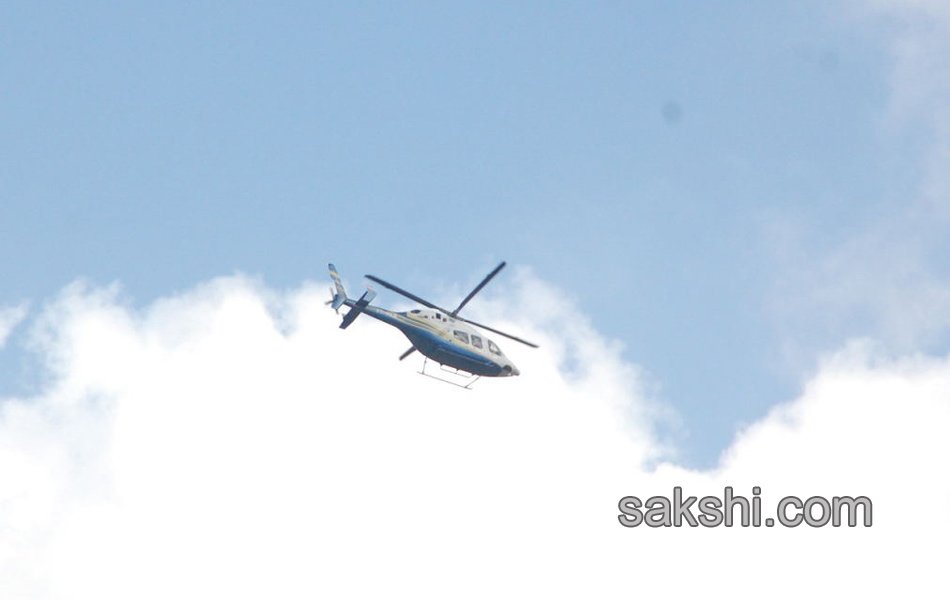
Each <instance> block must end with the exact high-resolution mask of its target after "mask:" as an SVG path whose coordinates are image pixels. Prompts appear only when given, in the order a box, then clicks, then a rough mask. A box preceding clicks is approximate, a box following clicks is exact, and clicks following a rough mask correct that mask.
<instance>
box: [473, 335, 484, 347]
mask: <svg viewBox="0 0 950 600" xmlns="http://www.w3.org/2000/svg"><path fill="white" fill-rule="evenodd" d="M472 345H473V346H475V347H476V348H481V347H482V338H480V337H478V336H477V335H473V336H472Z"/></svg>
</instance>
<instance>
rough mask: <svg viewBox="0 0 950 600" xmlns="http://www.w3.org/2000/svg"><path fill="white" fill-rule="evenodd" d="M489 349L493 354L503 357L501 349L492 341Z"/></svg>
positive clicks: (489, 343)
mask: <svg viewBox="0 0 950 600" xmlns="http://www.w3.org/2000/svg"><path fill="white" fill-rule="evenodd" d="M488 349H489V350H490V351H491V353H492V354H497V355H499V356H501V349H500V348H499V347H498V346H496V345H495V342H493V341H491V340H488Z"/></svg>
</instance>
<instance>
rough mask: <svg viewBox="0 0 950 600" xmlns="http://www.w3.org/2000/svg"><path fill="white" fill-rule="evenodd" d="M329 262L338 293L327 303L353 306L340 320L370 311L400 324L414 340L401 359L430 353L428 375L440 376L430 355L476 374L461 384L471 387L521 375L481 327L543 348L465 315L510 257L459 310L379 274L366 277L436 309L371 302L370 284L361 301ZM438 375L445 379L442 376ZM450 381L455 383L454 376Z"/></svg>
mask: <svg viewBox="0 0 950 600" xmlns="http://www.w3.org/2000/svg"><path fill="white" fill-rule="evenodd" d="M329 267H330V276H331V277H332V278H333V284H334V288H330V293H331V294H333V298H332V299H331V300H330V301H328V302H327V304H328V305H332V307H333V309H334V310H336V311H337V313H339V309H340V307H342V306H348V307H349V308H350V310H349V311H348V312H347V313H346V314H345V315H344V316H343V322H342V323H340V328H341V329H346V328H347V327H349V326H350V324H352V323H353V321H355V320H356V318H357V317H358V316H360V315H361V314H364V313H365V314H367V315H369V316H371V317H373V318H375V319H379V320H380V321H382V322H383V323H386V324H388V325H392V326H393V327H396V328H397V329H399V330H400V331H401V332H402V333H403V334H404V335H405V336H406V337H407V338H409V341H410V342H412V346H411V347H410V348H409V349H408V350H406V351H405V352H403V353H402V355H401V356H400V357H399V360H404V359H405V358H406V357H408V356H409V355H411V354H412V353H413V352H415V351H417V350H418V351H419V352H420V353H421V354H422V355H423V356H425V357H426V361H425V362H424V363H423V368H422V371H420V373H421V374H423V375H428V376H430V377H434V376H433V375H431V374H429V373H427V372H426V370H425V367H426V364H427V363H428V360H429V359H431V360H433V361H435V362H436V363H438V364H439V365H440V366H441V367H442V369H443V370H447V371H448V370H449V369H454V371H455V374H457V375H463V374H465V373H468V374H470V376H471V378H472V379H471V380H470V381H469V382H468V384H467V385H462V386H461V387H466V388H468V387H469V386H471V384H472V383H474V382H475V381H476V380H477V379H478V378H479V377H513V376H516V375H520V374H521V371H519V370H518V368H517V367H516V366H515V364H514V363H513V362H511V360H510V359H509V358H508V357H507V356H505V355H504V353H503V352H502V351H501V348H499V347H498V345H497V344H496V343H495V342H493V341H492V340H490V339H488V338H487V337H485V336H484V335H483V334H482V333H481V332H480V331H478V329H484V330H485V331H490V332H492V333H496V334H498V335H500V336H504V337H506V338H508V339H510V340H514V341H516V342H520V343H522V344H525V345H527V346H531V347H532V348H537V347H538V345H537V344H533V343H531V342H529V341H527V340H523V339H521V338H519V337H516V336H513V335H510V334H507V333H505V332H503V331H499V330H497V329H494V328H492V327H489V326H487V325H482V324H481V323H476V322H475V321H472V320H470V319H465V318H463V317H460V316H459V311H461V310H462V309H463V308H464V307H465V305H466V304H468V302H469V301H470V300H471V299H472V298H474V297H475V294H477V293H478V292H480V291H481V290H482V288H484V287H485V286H486V285H487V284H488V282H489V281H491V280H492V278H494V277H495V275H497V274H498V272H499V271H501V270H502V269H503V268H504V267H505V262H504V261H502V263H501V264H499V265H498V266H497V267H495V268H494V270H492V272H491V273H489V274H488V275H486V276H485V278H484V279H482V281H481V283H479V284H478V285H477V286H475V289H473V290H472V291H471V292H470V293H469V294H468V295H467V296H465V298H464V299H463V300H462V301H461V302H460V303H459V305H458V306H457V307H456V308H455V310H446V309H444V308H442V307H440V306H437V305H435V304H432V303H431V302H429V301H427V300H424V299H422V298H420V297H419V296H416V295H415V294H413V293H411V292H408V291H406V290H404V289H402V288H400V287H398V286H395V285H393V284H391V283H389V282H388V281H385V280H383V279H380V278H379V277H375V276H373V275H366V278H367V279H369V280H370V281H373V282H375V283H378V284H379V285H382V286H383V287H386V288H388V289H390V290H392V291H394V292H396V293H397V294H401V295H402V296H405V297H406V298H409V299H410V300H413V301H415V302H417V303H419V304H421V305H422V306H424V307H426V308H428V309H431V310H421V309H412V310H408V311H405V312H395V311H391V310H387V309H385V308H379V307H376V306H370V304H369V303H370V302H371V301H372V300H373V298H375V297H376V291H375V290H374V289H373V288H372V287H370V286H367V290H366V292H364V293H363V295H362V296H360V298H359V299H358V300H353V299H352V298H349V297H348V296H347V295H346V290H345V289H344V288H343V282H342V281H341V280H340V274H339V273H338V272H337V270H336V267H334V266H333V263H330V264H329ZM476 328H477V329H476ZM446 367H448V369H446ZM449 372H451V371H449ZM435 378H436V379H440V380H442V378H441V377H435ZM443 381H444V380H443ZM448 383H454V382H452V381H449V382H448ZM456 385H459V384H456Z"/></svg>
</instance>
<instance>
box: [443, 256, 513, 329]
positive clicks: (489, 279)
mask: <svg viewBox="0 0 950 600" xmlns="http://www.w3.org/2000/svg"><path fill="white" fill-rule="evenodd" d="M503 268H505V261H501V264H500V265H498V266H497V267H495V270H494V271H492V272H491V273H489V274H488V275H486V276H485V279H482V282H481V283H479V284H478V285H477V286H475V289H474V290H472V291H471V292H470V293H469V295H468V296H465V300H462V303H461V304H459V305H458V308H456V309H455V310H453V311H452V316H453V317H454V316H457V315H458V313H459V311H460V310H462V307H463V306H465V305H466V304H468V301H469V300H471V299H472V298H474V297H475V294H477V293H478V292H480V291H482V288H483V287H485V285H486V284H488V282H489V281H491V279H492V277H494V276H495V275H498V271H501V270H502V269H503Z"/></svg>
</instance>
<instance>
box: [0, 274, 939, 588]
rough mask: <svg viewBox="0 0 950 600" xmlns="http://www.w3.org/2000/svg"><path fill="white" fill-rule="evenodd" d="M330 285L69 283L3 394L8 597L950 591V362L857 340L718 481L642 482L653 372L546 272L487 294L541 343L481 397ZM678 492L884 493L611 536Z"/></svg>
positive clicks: (0, 493) (652, 454)
mask: <svg viewBox="0 0 950 600" xmlns="http://www.w3.org/2000/svg"><path fill="white" fill-rule="evenodd" d="M324 288H325V286H324V285H322V284H321V285H314V286H306V287H304V288H303V289H301V290H299V291H295V292H290V293H285V294H283V293H278V292H275V291H272V290H269V289H267V288H265V287H264V286H262V285H261V284H259V283H257V282H254V281H251V280H248V279H245V278H226V279H219V280H215V281H213V282H210V283H208V284H205V285H203V286H201V287H199V288H197V289H195V290H193V291H191V292H188V293H187V294H184V295H181V296H176V297H173V298H167V299H163V300H160V301H158V302H155V303H154V304H152V305H150V306H148V307H145V308H144V309H142V310H137V309H133V308H131V307H128V306H126V305H124V304H123V303H122V301H121V300H120V299H119V295H118V294H117V292H116V290H115V289H105V290H102V289H93V288H88V287H83V286H73V287H71V288H69V289H67V290H66V291H65V292H64V293H63V295H62V297H61V298H59V299H58V300H57V301H56V302H54V303H52V304H51V305H50V306H49V307H48V308H47V309H46V311H45V312H44V314H43V316H42V318H41V319H40V322H39V324H38V325H36V327H35V331H34V337H35V344H36V345H35V348H36V350H37V352H39V353H40V355H41V357H42V358H43V359H44V360H47V361H48V364H49V366H50V369H51V373H50V378H49V382H48V385H47V387H46V388H45V391H43V392H42V393H41V394H40V395H38V396H36V397H33V398H23V399H6V400H3V401H0V402H2V403H0V411H2V412H0V596H2V597H4V598H19V597H52V598H56V597H59V598H84V597H96V598H110V597H123V598H127V597H135V598H149V597H156V598H157V597H169V596H171V595H174V596H175V597H208V596H215V597H218V596H228V597H235V598H242V597H261V596H263V595H268V596H276V597H289V598H294V597H313V596H315V595H322V596H328V597H370V596H372V597H379V596H383V595H385V596H394V595H395V596H402V595H411V596H413V597H485V596H489V595H490V596H505V597H511V596H519V597H522V596H527V595H531V596H541V595H543V596H546V597H549V596H553V597H579V596H584V597H602V596H606V595H607V594H608V593H610V594H612V595H616V593H619V592H626V593H630V594H656V593H660V592H662V593H664V594H666V595H673V596H685V595H693V594H697V593H708V591H709V590H710V589H721V590H724V591H729V592H731V593H733V594H734V595H736V596H738V597H750V596H755V597H760V596H761V595H768V596H770V597H792V596H796V597H797V596H799V595H802V594H809V595H816V594H820V595H822V596H826V595H831V594H833V593H834V592H839V593H845V592H847V593H848V594H849V595H860V594H862V593H870V592H874V593H878V592H888V591H890V592H893V593H897V592H901V593H902V594H903V595H908V596H913V597H928V596H929V597H939V596H941V593H940V591H941V590H943V591H944V592H945V591H946V584H945V582H944V581H943V577H942V575H941V573H942V566H943V565H944V564H945V563H946V559H947V558H948V556H947V552H946V550H945V548H946V544H945V542H944V540H945V539H946V537H947V535H948V533H950V526H948V522H947V516H946V515H947V514H948V511H947V510H946V509H947V508H948V507H950V490H948V488H947V482H946V477H945V476H944V474H945V472H946V467H947V457H948V456H950V452H948V450H950V448H948V442H947V441H946V437H945V435H944V432H945V431H946V430H947V427H948V426H950V395H948V394H950V393H948V390H950V363H948V361H947V360H936V359H926V358H920V357H915V358H908V359H905V360H903V361H898V362H886V361H882V360H880V359H877V358H875V356H874V353H873V351H872V350H871V349H869V348H868V347H865V346H855V347H850V348H848V349H846V350H845V351H843V352H841V353H839V354H838V355H836V356H834V357H832V358H831V359H829V360H828V361H827V362H826V363H824V365H823V366H822V368H821V370H820V373H819V374H818V375H817V376H816V377H815V378H814V379H813V380H812V381H811V383H810V384H809V386H808V387H807V389H806V390H805V392H804V393H803V395H802V397H801V398H799V399H798V400H796V401H794V402H791V403H789V404H787V405H783V406H781V407H779V408H776V409H775V410H774V411H773V412H772V413H771V414H770V415H769V416H768V417H767V418H765V419H763V420H762V421H761V422H759V423H756V424H754V425H753V426H752V427H750V428H749V429H747V430H746V431H744V432H742V433H741V434H740V435H739V436H738V438H737V440H736V442H735V443H734V444H733V446H732V447H731V448H730V449H729V451H728V452H727V453H726V455H725V457H724V459H723V462H722V464H721V465H720V467H719V468H718V469H717V470H715V471H710V472H694V471H688V470H685V469H682V468H680V467H677V466H675V465H673V464H670V463H661V464H660V465H659V467H658V468H657V469H656V470H650V469H648V468H646V467H644V465H645V464H647V463H650V462H652V461H655V460H656V459H657V457H658V455H659V456H662V452H663V451H662V449H661V448H660V447H659V444H658V442H657V440H656V439H655V436H654V434H653V433H652V431H653V427H652V422H651V419H653V418H655V415H656V411H655V408H651V404H650V403H649V402H647V401H646V400H645V399H644V398H643V393H642V389H643V383H642V378H641V376H640V375H639V370H638V369H637V368H636V367H635V366H633V365H628V364H625V363H623V362H622V361H621V359H620V358H619V353H618V349H617V348H616V347H615V346H614V345H613V344H611V343H610V342H609V341H607V340H604V339H603V338H602V337H600V336H599V335H597V334H596V332H594V331H592V330H591V329H590V327H589V326H588V325H586V324H585V322H584V321H583V317H582V316H581V317H579V316H578V315H577V311H576V309H575V307H573V306H571V305H570V303H566V302H565V301H563V299H561V297H560V295H559V294H558V293H557V292H556V291H555V290H552V289H550V288H549V287H547V286H546V285H544V284H543V283H541V282H538V281H536V280H535V279H533V278H532V277H530V276H528V275H525V276H522V277H521V278H519V282H518V284H517V285H516V289H515V290H514V294H513V296H512V297H511V298H510V299H508V300H505V301H499V300H494V301H492V300H491V298H490V297H488V298H484V299H483V298H480V299H479V307H480V309H481V311H482V312H481V313H480V314H479V316H482V315H487V316H492V315H495V316H498V315H502V314H504V315H507V316H508V317H509V318H511V319H512V320H513V322H512V323H507V322H504V321H498V322H497V325H498V326H499V327H501V328H503V329H506V328H511V329H513V330H515V331H519V332H522V333H524V335H525V336H526V337H527V336H530V337H532V338H536V341H538V342H540V343H541V344H542V348H541V349H540V350H537V351H534V350H529V349H521V348H515V347H513V344H510V343H509V344H505V348H506V350H507V351H508V353H509V354H511V355H512V356H513V357H514V358H515V360H516V362H517V363H518V365H519V367H520V368H521V369H522V372H523V373H524V374H523V375H522V376H521V377H519V378H513V379H508V380H494V381H492V380H483V381H481V382H480V383H479V384H478V389H477V390H476V391H471V392H469V391H465V390H459V389H457V388H453V387H450V386H446V385H443V384H439V383H437V382H433V381H431V380H428V379H425V378H422V377H419V376H417V375H415V374H413V373H412V370H411V369H412V366H413V365H412V364H407V363H408V362H410V361H407V362H403V363H400V362H398V361H397V360H396V357H397V356H398V355H399V354H400V353H401V352H402V351H403V350H404V347H405V345H406V342H405V340H404V339H403V338H402V337H401V335H400V334H398V332H396V331H395V330H393V329H391V328H388V327H385V326H384V325H382V324H380V323H378V322H374V321H372V320H370V319H368V318H365V317H361V319H360V320H358V321H357V322H356V323H355V324H354V325H353V326H352V327H351V328H349V329H348V330H346V331H342V330H340V329H338V328H337V327H336V325H337V317H336V316H335V315H334V314H333V312H332V311H330V310H328V309H326V308H325V307H324V306H323V300H325V298H324V297H323V295H324V294H325V292H321V290H324ZM483 300H484V302H483ZM472 308H473V309H474V308H475V307H474V306H473V307H472ZM476 314H478V313H476ZM514 323H517V325H515V324H514ZM673 485H681V486H683V487H684V490H685V491H686V493H687V494H694V495H706V494H714V493H721V488H722V487H723V486H724V485H732V486H734V487H735V488H736V491H737V493H742V494H744V495H746V496H750V495H751V492H750V490H751V487H752V486H753V485H760V486H762V487H763V498H764V499H765V500H766V502H765V504H766V505H768V503H769V502H775V500H777V498H778V495H780V494H788V493H794V494H798V495H801V496H803V497H807V496H810V495H813V494H824V495H827V496H832V495H837V494H850V495H859V494H866V495H869V496H871V498H872V499H873V501H874V518H875V521H874V526H873V527H872V528H869V529H864V528H856V529H848V528H844V529H832V528H830V527H829V528H826V529H810V528H807V527H800V528H798V529H784V528H773V529H765V528H762V529H751V528H750V529H741V528H737V529H731V530H727V529H723V528H720V529H714V530H707V529H701V530H694V529H690V528H684V529H672V530H669V529H664V530H651V529H647V528H644V527H640V528H637V529H626V528H623V527H621V526H620V525H619V524H618V522H617V519H616V515H617V509H616V504H617V501H618V500H619V499H620V498H621V497H622V496H624V495H627V494H639V495H642V496H644V497H646V496H647V495H650V494H665V495H669V494H671V489H672V486H673ZM927 507H930V508H931V512H925V509H926V508H927ZM941 548H943V549H941Z"/></svg>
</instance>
